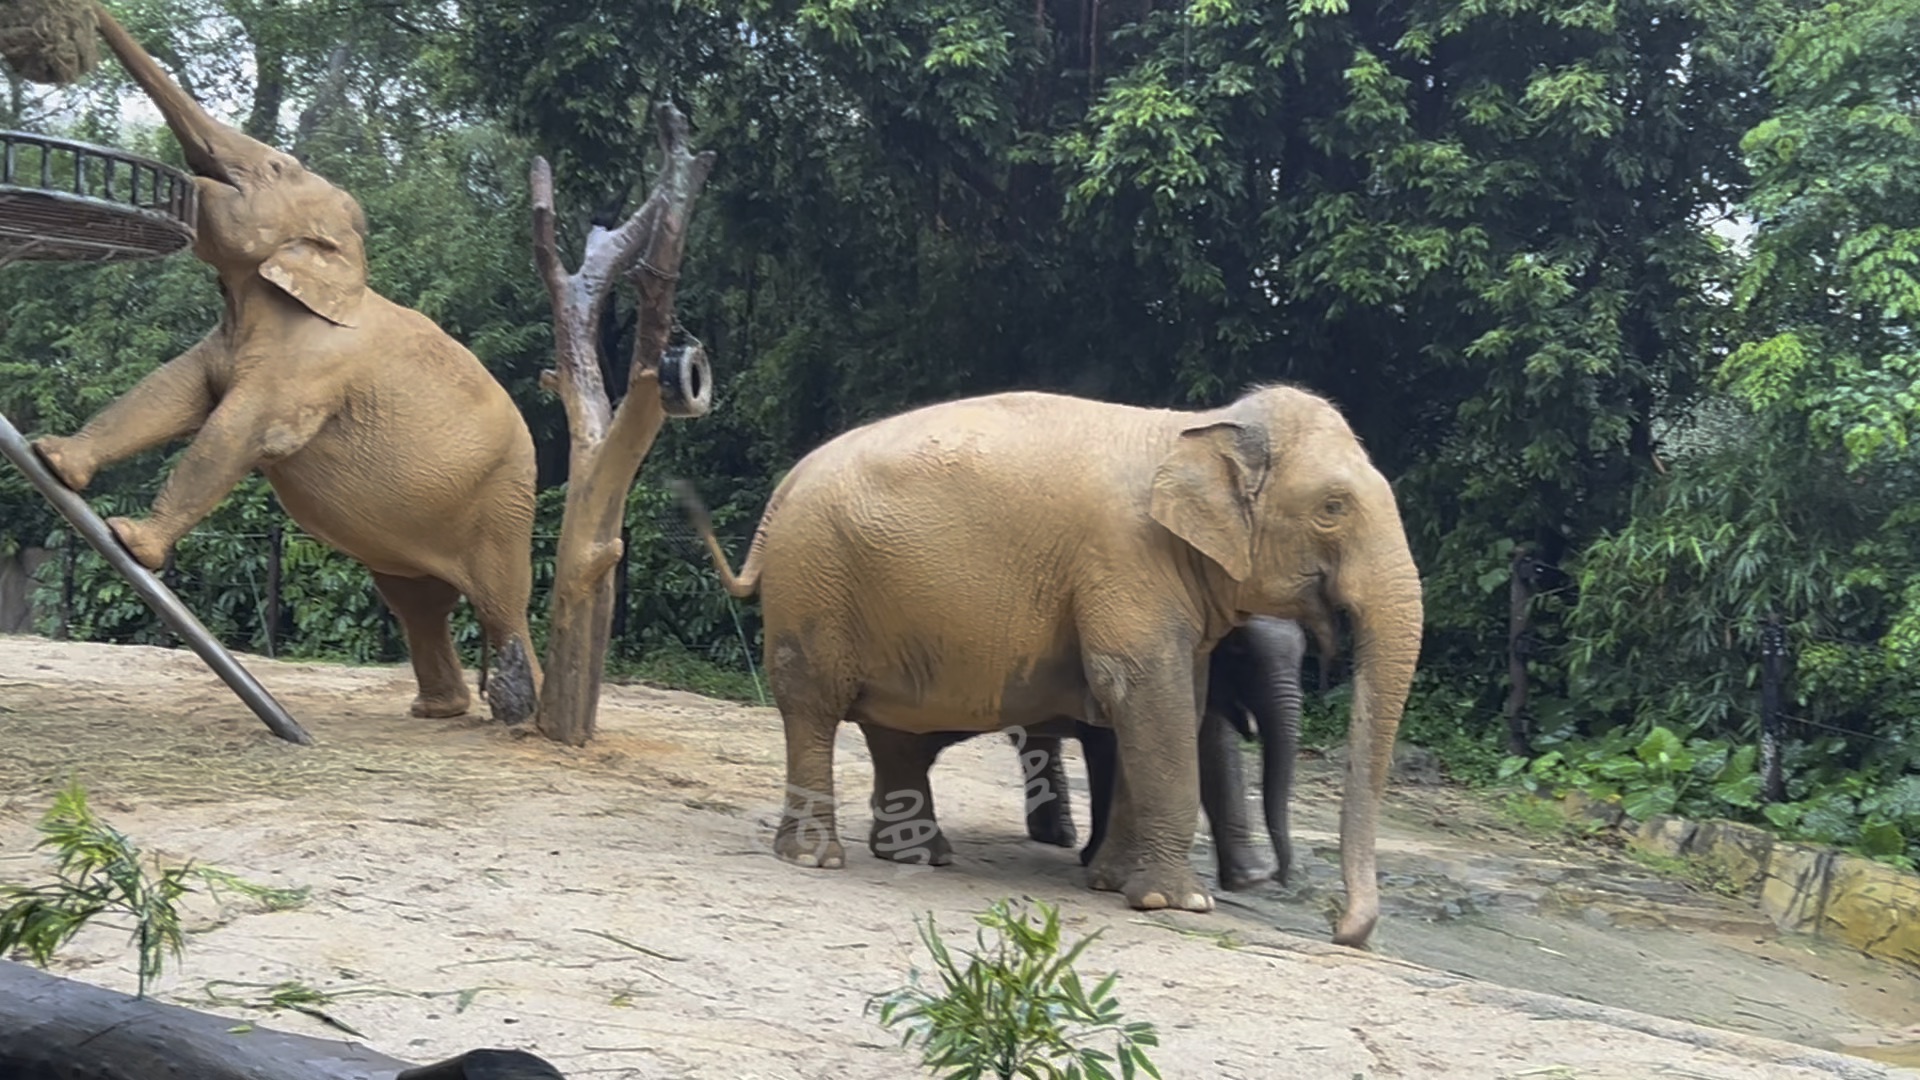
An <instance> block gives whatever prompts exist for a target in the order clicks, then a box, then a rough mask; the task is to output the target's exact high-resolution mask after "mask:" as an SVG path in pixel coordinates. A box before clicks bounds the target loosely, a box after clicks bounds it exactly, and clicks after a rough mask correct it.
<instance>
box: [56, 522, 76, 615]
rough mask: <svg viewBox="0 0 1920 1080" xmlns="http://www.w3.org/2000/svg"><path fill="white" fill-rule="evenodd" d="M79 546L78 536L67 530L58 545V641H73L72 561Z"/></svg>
mask: <svg viewBox="0 0 1920 1080" xmlns="http://www.w3.org/2000/svg"><path fill="white" fill-rule="evenodd" d="M79 545H80V537H79V534H77V533H75V532H73V531H72V530H68V531H67V533H66V537H65V539H64V540H63V541H62V542H61V544H60V640H61V641H72V640H73V575H74V565H73V561H74V559H75V558H76V557H77V555H78V552H77V551H76V550H75V549H76V548H78V547H79Z"/></svg>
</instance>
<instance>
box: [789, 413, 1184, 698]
mask: <svg viewBox="0 0 1920 1080" xmlns="http://www.w3.org/2000/svg"><path fill="white" fill-rule="evenodd" d="M1167 415H1168V414H1166V413H1159V412H1155V411H1152V410H1143V409H1130V408H1126V407H1122V406H1114V405H1105V404H1102V403H1098V402H1088V401H1084V400H1081V399H1075V398H1067V397H1062V396H1059V395H1050V394H1043V393H1012V394H998V395H991V396H988V397H983V398H973V399H964V400H961V401H955V402H947V403H943V404H940V405H933V406H927V407H925V408H922V409H916V410H913V411H911V412H907V413H902V414H899V415H896V416H893V417H889V418H887V419H885V420H881V421H877V422H875V423H873V424H869V425H866V426H864V427H861V428H856V429H854V430H852V431H849V432H847V433H845V434H843V435H841V436H839V437H837V438H835V439H833V440H831V441H829V442H828V443H825V444H823V445H822V446H821V447H819V448H818V449H817V450H815V451H814V452H813V453H811V454H809V455H807V456H806V457H805V458H803V459H802V460H801V461H800V462H799V463H798V464H796V465H795V467H794V469H793V471H792V472H791V473H790V474H789V476H788V477H787V479H786V481H784V482H783V483H782V485H781V487H780V490H779V491H778V492H776V495H775V500H776V509H774V510H771V511H770V515H769V518H770V520H769V522H768V525H767V537H766V543H765V550H764V552H763V554H762V563H761V572H760V573H761V576H760V594H761V598H762V610H763V612H764V613H765V616H766V620H767V628H768V632H769V645H770V647H777V645H778V639H779V638H780V637H782V636H783V635H791V637H792V639H793V641H794V642H795V643H796V644H795V647H796V648H814V649H819V648H823V647H824V648H838V649H843V650H845V652H846V653H847V654H848V655H849V656H850V658H851V659H850V660H849V661H848V664H849V667H850V670H848V671H847V672H845V673H844V674H845V677H848V678H851V679H853V680H855V681H857V682H858V683H859V684H860V685H861V686H862V687H863V697H862V706H861V707H862V708H863V710H865V711H866V713H867V714H868V715H870V716H872V717H873V718H874V719H876V720H879V721H880V722H882V723H885V724H887V725H888V726H898V727H903V728H909V729H918V728H925V729H927V730H937V729H939V727H940V725H952V724H959V725H962V726H963V728H972V729H979V728H980V726H982V725H984V726H985V727H991V726H995V725H996V724H998V723H999V722H1002V720H1003V719H1004V718H1005V717H1004V714H1005V713H1006V711H1007V710H1008V709H1009V708H1010V707H1011V706H1010V704H1009V702H1010V701H1011V700H1012V699H1013V698H1016V697H1024V698H1026V699H1031V700H1032V701H1033V702H1034V703H1035V705H1034V710H1036V711H1046V710H1050V709H1056V708H1061V709H1069V708H1073V707H1077V705H1078V703H1079V697H1078V696H1077V695H1078V689H1079V685H1080V683H1079V672H1078V664H1077V662H1076V660H1077V658H1076V656H1075V654H1076V649H1077V645H1076V639H1075V637H1074V630H1073V612H1072V588H1071V579H1072V577H1073V575H1074V573H1075V572H1076V568H1077V567H1078V566H1079V565H1082V564H1083V563H1084V561H1085V560H1086V559H1087V558H1088V557H1090V556H1094V557H1097V555H1095V553H1096V552H1097V551H1098V549H1099V548H1100V547H1101V546H1102V544H1103V541H1104V540H1105V539H1111V536H1110V534H1111V533H1113V532H1114V531H1115V530H1117V529H1126V528H1129V527H1131V526H1130V525H1129V524H1127V522H1129V521H1131V520H1134V519H1138V520H1144V519H1145V518H1144V514H1145V510H1144V502H1145V498H1146V494H1145V485H1144V482H1141V483H1139V484H1137V485H1136V484H1134V483H1132V482H1131V476H1132V474H1135V473H1138V472H1139V471H1140V465H1139V464H1138V460H1136V459H1139V460H1144V459H1145V457H1146V456H1147V455H1145V454H1141V453H1139V452H1137V449H1136V444H1142V443H1149V442H1152V441H1154V440H1156V439H1159V438H1160V436H1159V434H1158V429H1157V428H1156V426H1155V425H1156V424H1159V425H1161V426H1164V425H1165V420H1164V418H1165V417H1166V416H1167ZM1136 488H1137V490H1135V489H1136ZM1135 503H1138V504H1139V505H1137V506H1135V505H1134V504H1135ZM1056 667H1057V668H1059V669H1060V670H1058V671H1053V669H1054V668H1056ZM1049 672H1051V674H1049ZM1043 684H1044V685H1043ZM929 725H931V726H929Z"/></svg>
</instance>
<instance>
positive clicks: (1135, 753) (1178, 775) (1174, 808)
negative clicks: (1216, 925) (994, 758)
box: [1086, 651, 1213, 911]
mask: <svg viewBox="0 0 1920 1080" xmlns="http://www.w3.org/2000/svg"><path fill="white" fill-rule="evenodd" d="M1148 655H1152V654H1148ZM1086 667H1087V671H1088V674H1089V676H1090V681H1091V682H1092V689H1093V693H1094V696H1095V698H1096V699H1097V700H1098V702H1099V704H1100V707H1101V709H1102V710H1103V711H1104V712H1105V714H1106V715H1107V716H1110V717H1112V718H1113V729H1114V735H1115V736H1116V739H1117V741H1118V743H1119V750H1120V753H1119V757H1120V768H1119V775H1118V776H1117V777H1116V778H1115V780H1116V782H1115V791H1114V799H1113V817H1112V820H1111V822H1110V824H1109V832H1108V834H1107V836H1106V838H1105V839H1104V840H1103V841H1102V842H1101V845H1100V850H1099V851H1098V852H1097V853H1096V854H1095V855H1094V857H1093V862H1092V864H1091V865H1090V866H1089V867H1088V871H1089V881H1090V883H1091V884H1092V885H1093V887H1094V888H1096V889H1100V888H1105V889H1114V888H1117V889H1118V890H1119V891H1120V892H1122V893H1124V894H1125V895H1126V898H1127V903H1128V904H1130V905H1132V906H1133V907H1135V908H1141V909H1148V910H1151V909H1157V908H1168V907H1172V908H1179V909H1181V910H1184V911H1211V910H1213V896H1212V894H1211V893H1209V892H1208V891H1207V889H1206V886H1204V885H1202V884H1201V883H1200V879H1199V877H1198V876H1197V875H1195V874H1194V872H1193V865H1192V863H1191V862H1190V861H1189V853H1190V852H1191V851H1192V850H1193V829H1194V824H1195V822H1196V821H1198V820H1199V816H1200V782H1199V771H1200V770H1199V760H1198V759H1199V753H1198V751H1199V747H1198V743H1199V727H1200V702H1199V701H1198V700H1196V697H1195V692H1196V689H1197V686H1198V684H1199V682H1200V679H1199V678H1198V677H1197V676H1196V672H1195V670H1194V657H1193V655H1192V653H1191V652H1190V651H1182V652H1181V653H1179V654H1177V655H1153V656H1152V659H1151V661H1148V660H1146V659H1145V657H1144V656H1143V655H1142V654H1140V653H1135V654H1132V655H1128V654H1125V653H1119V652H1115V653H1111V654H1104V655H1103V654H1094V655H1090V656H1089V657H1088V658H1087V662H1086ZM1203 670H1204V669H1203Z"/></svg>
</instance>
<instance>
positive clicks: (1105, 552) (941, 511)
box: [688, 386, 1423, 945]
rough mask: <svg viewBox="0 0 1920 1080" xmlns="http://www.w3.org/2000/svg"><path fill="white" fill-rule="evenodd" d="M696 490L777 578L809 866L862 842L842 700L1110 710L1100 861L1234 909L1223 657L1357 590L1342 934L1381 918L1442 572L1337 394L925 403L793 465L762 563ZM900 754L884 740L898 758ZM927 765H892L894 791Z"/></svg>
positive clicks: (1019, 712) (1026, 713)
mask: <svg viewBox="0 0 1920 1080" xmlns="http://www.w3.org/2000/svg"><path fill="white" fill-rule="evenodd" d="M688 494H689V495H690V493H688ZM689 502H690V504H692V505H690V509H693V510H694V511H695V513H694V524H695V526H696V528H698V529H699V530H700V531H701V532H702V534H703V536H704V539H705V540H706V543H707V547H708V551H709V553H710V554H711V555H712V557H713V560H714V563H715V566H716V568H717V569H718V570H719V573H720V577H721V580H722V582H723V583H724V584H725V586H726V588H727V590H728V591H729V592H730V593H731V594H732V595H734V596H736V597H741V598H745V597H747V596H751V595H753V594H754V593H755V592H756V591H759V592H760V593H761V594H762V597H761V610H762V613H763V616H764V620H765V622H764V625H765V637H766V643H765V649H766V657H765V660H766V663H765V670H766V672H767V678H768V681H769V683H770V685H771V687H772V689H773V694H774V699H775V702H776V704H777V705H778V707H779V709H780V714H781V718H782V721H783V722H784V724H785V727H786V742H787V785H786V805H785V810H784V812H783V814H782V817H781V822H780V827H779V829H778V831H777V832H776V834H775V837H774V850H775V852H776V854H777V855H778V856H779V857H780V858H782V859H784V860H786V861H788V862H790V863H794V864H797V865H800V866H809V867H821V868H839V867H843V866H844V865H845V863H846V855H845V850H844V848H843V847H842V846H841V843H840V837H839V832H838V828H837V825H836V815H835V813H834V788H833V746H834V736H835V732H836V731H837V730H838V728H839V725H840V724H841V723H843V722H845V721H849V720H851V721H853V722H856V723H859V724H861V725H862V726H863V728H864V729H865V730H866V731H867V734H868V740H869V744H870V745H872V744H873V741H874V739H875V738H876V733H877V735H878V737H879V738H880V739H881V740H882V741H886V740H888V739H891V738H894V737H898V738H902V739H908V740H917V739H919V738H921V737H923V736H926V735H930V734H934V733H936V732H947V731H979V732H985V731H995V730H1000V729H1004V728H1007V727H1010V726H1019V727H1027V728H1030V729H1032V728H1035V727H1039V726H1043V725H1049V724H1051V723H1053V722H1054V721H1056V720H1058V719H1059V718H1063V717H1064V718H1069V719H1072V720H1078V721H1086V722H1098V723H1101V724H1103V725H1107V726H1111V727H1112V729H1113V732H1114V737H1115V740H1116V743H1117V746H1118V751H1119V753H1118V758H1119V768H1118V769H1117V775H1116V777H1115V781H1114V796H1113V814H1112V819H1111V821H1110V822H1109V824H1108V831H1107V835H1106V837H1105V838H1104V839H1103V840H1102V842H1101V845H1100V849H1099V851H1097V852H1096V853H1095V854H1094V857H1093V859H1092V861H1091V863H1090V864H1089V867H1088V880H1089V884H1091V885H1092V887H1094V888H1096V889H1104V890H1112V891H1118V892H1121V893H1123V894H1124V895H1125V896H1126V899H1127V902H1128V903H1129V904H1131V905H1132V906H1134V907H1136V908H1146V909H1151V908H1166V907H1175V908H1181V909H1185V910H1188V911H1208V910H1211V909H1212V907H1213V897H1212V895H1211V894H1210V893H1208V891H1207V890H1206V889H1205V888H1204V887H1203V886H1202V885H1201V884H1200V881H1199V879H1198V878H1197V877H1196V876H1195V875H1194V873H1193V869H1192V867H1191V865H1190V863H1189V861H1188V853H1189V851H1190V849H1191V848H1192V845H1193V829H1194V823H1195V819H1196V818H1198V816H1199V812H1200V792H1199V781H1198V776H1199V763H1198V734H1199V731H1198V728H1199V723H1198V720H1199V715H1200V711H1201V709H1202V707H1203V704H1204V698H1203V692H1204V689H1205V688H1204V686H1203V685H1201V684H1202V682H1203V681H1204V676H1203V675H1201V672H1203V671H1204V670H1205V668H1204V666H1203V664H1202V662H1203V661H1204V660H1205V659H1206V658H1207V655H1208V654H1209V653H1210V652H1211V651H1212V649H1213V647H1214V645H1215V644H1216V643H1218V642H1219V640H1220V639H1221V638H1223V637H1225V636H1226V634H1227V632H1228V631H1229V630H1231V629H1232V628H1234V627H1235V626H1238V625H1240V624H1242V623H1244V622H1245V621H1246V620H1247V619H1248V618H1249V617H1251V616H1254V615H1268V616H1273V617H1276V618H1287V619H1297V620H1300V621H1302V622H1304V623H1307V624H1308V625H1327V624H1330V623H1331V619H1332V615H1333V613H1334V612H1336V611H1345V612H1346V613H1347V614H1348V616H1349V618H1350V623H1351V625H1352V627H1353V638H1354V643H1355V647H1354V666H1353V685H1354V695H1353V713H1352V719H1351V722H1350V724H1349V727H1348V742H1349V747H1350V755H1349V757H1348V767H1347V775H1346V781H1345V784H1344V792H1343V799H1344V801H1343V805H1342V811H1341V827H1340V847H1341V869H1342V873H1343V876H1344V878H1345V882H1346V892H1347V908H1346V910H1345V912H1343V913H1342V915H1341V917H1340V920H1339V925H1338V926H1337V927H1336V929H1335V932H1334V940H1335V941H1337V942H1340V943H1342V944H1349V945H1359V944H1363V943H1364V942H1365V941H1366V940H1367V938H1368V937H1369V935H1370V934H1371V933H1372V931H1373V927H1374V924H1375V922H1377V921H1378V918H1379V912H1380V896H1379V883H1378V881H1377V880H1376V876H1375V871H1374V836H1375V830H1376V824H1377V821H1378V815H1379V804H1380V799H1381V797H1382V796H1383V795H1384V794H1385V791H1386V786H1387V775H1388V769H1389V767H1390V766H1391V764H1392V760H1393V744H1394V736H1395V734H1396V732H1397V731H1398V728H1399V724H1400V714H1401V711H1402V709H1403V708H1404V707H1405V705H1406V698H1407V692H1408V689H1409V687H1410V685H1411V683H1412V680H1413V671H1414V665H1415V663H1416V661H1417V660H1418V657H1419V650H1420V637H1421V629H1422V619H1423V616H1422V605H1421V587H1420V576H1419V572H1418V570H1417V569H1416V568H1415V566H1414V562H1413V556H1412V553H1411V552H1410V551H1409V549H1408V546H1407V539H1406V534H1405V532H1404V530H1403V528H1402V526H1401V523H1400V512H1399V507H1398V506H1397V505H1396V503H1395V501H1394V497H1393V489H1392V488H1391V487H1390V486H1389V485H1388V483H1387V479H1386V477H1384V476H1382V475H1381V474H1380V471H1379V470H1378V469H1376V468H1375V467H1374V466H1373V463H1372V462H1371V461H1370V460H1369V459H1368V457H1367V454H1366V451H1365V450H1364V449H1362V448H1361V446H1360V442H1359V440H1358V439H1357V438H1355V436H1354V434H1353V431H1352V429H1351V428H1350V427H1349V426H1348V425H1347V422H1346V420H1345V418H1344V417H1342V416H1341V415H1340V413H1339V411H1338V410H1336V409H1335V408H1334V407H1333V405H1332V404H1331V403H1330V402H1328V401H1327V400H1325V399H1324V398H1321V397H1318V396H1316V395H1313V394H1310V393H1307V392H1305V391H1303V390H1300V389H1297V388H1294V387H1288V386H1269V387H1263V388H1260V389H1256V390H1253V391H1251V392H1249V393H1247V394H1246V395H1244V396H1242V397H1241V398H1240V399H1239V400H1237V401H1234V402H1232V403H1230V404H1227V405H1224V406H1221V407H1219V408H1216V409H1209V410H1205V411H1198V412H1182V411H1175V410H1169V409H1146V408H1137V407H1133V406H1125V405H1115V404H1110V403H1106V402H1098V401H1090V400H1087V399H1084V398H1076V397H1070V396H1067V395H1062V394H1049V393H1037V392H1017V393H1004V394H993V395H988V396H985V397H977V398H968V399H964V400H959V401H950V402H947V403H945V404H940V405H930V406H926V407H923V408H919V409H914V410H912V411H909V412H905V413H901V414H898V415H896V416H893V417H890V418H888V419H885V420H880V421H877V422H875V423H872V424H868V425H866V426H864V427H860V428H856V429H854V430H851V431H848V432H845V433H843V434H841V435H839V436H837V437H835V438H834V439H832V440H830V441H828V442H827V443H826V444H824V445H823V446H821V447H819V448H818V449H816V450H814V451H813V452H812V453H810V454H808V455H807V456H806V457H804V458H802V459H801V460H800V461H799V462H798V463H797V464H795V465H794V467H793V468H792V469H791V470H790V471H789V472H788V473H787V476H786V477H785V479H783V480H782V481H781V483H780V485H779V486H778V487H777V488H776V489H775V490H774V493H773V497H772V498H771V499H770V500H769V501H768V505H767V509H766V512H765V513H764V514H763V516H762V517H761V521H760V525H759V528H758V529H757V530H756V532H755V534H754V538H753V544H752V547H751V549H750V550H749V552H748V555H747V561H746V564H745V565H744V566H743V567H742V568H741V572H740V573H739V574H738V575H736V574H734V573H733V570H732V568H731V567H730V566H729V565H728V563H727V559H726V555H725V552H723V551H722V550H721V548H720V545H719V542H718V540H717V539H716V538H715V537H714V535H713V530H712V527H711V525H710V523H708V522H707V521H705V520H704V515H703V514H701V513H699V512H698V509H699V508H698V505H697V502H695V501H694V500H692V499H691V498H689ZM1039 733H1042V734H1045V733H1047V732H1039ZM890 759H892V755H891V752H890V751H889V750H888V749H886V748H882V747H876V750H875V753H874V763H875V770H876V773H879V772H880V771H881V770H882V768H883V763H884V762H886V761H888V760H890ZM918 783H919V781H916V780H915V778H913V777H911V776H897V775H893V776H881V777H879V779H878V786H879V789H880V790H882V791H887V790H898V789H909V788H916V787H917V786H918Z"/></svg>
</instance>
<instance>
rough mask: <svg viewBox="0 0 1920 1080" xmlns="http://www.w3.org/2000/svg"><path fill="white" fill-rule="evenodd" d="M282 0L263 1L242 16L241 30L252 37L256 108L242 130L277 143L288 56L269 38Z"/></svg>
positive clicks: (285, 96)
mask: <svg viewBox="0 0 1920 1080" xmlns="http://www.w3.org/2000/svg"><path fill="white" fill-rule="evenodd" d="M279 7H280V0H261V4H260V7H259V10H257V11H255V12H251V13H250V14H251V16H252V17H251V18H247V19H243V21H242V23H241V27H242V29H244V30H246V32H247V36H248V37H250V38H252V39H253V70H254V73H255V75H256V76H257V78H255V80H254V84H253V108H252V109H251V110H249V111H248V113H247V122H246V125H245V126H244V127H243V128H242V129H241V130H243V131H245V132H246V133H247V134H248V135H250V136H252V137H253V138H255V139H258V140H260V141H261V142H263V143H266V144H267V145H268V146H276V145H278V144H279V142H280V106H281V105H282V104H284V103H285V102H286V100H287V57H286V54H285V53H284V52H283V51H282V49H281V48H280V43H279V42H275V41H269V40H268V39H269V38H270V37H271V36H272V34H271V28H272V26H273V24H274V22H275V20H276V18H277V16H278V9H279Z"/></svg>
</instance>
